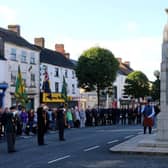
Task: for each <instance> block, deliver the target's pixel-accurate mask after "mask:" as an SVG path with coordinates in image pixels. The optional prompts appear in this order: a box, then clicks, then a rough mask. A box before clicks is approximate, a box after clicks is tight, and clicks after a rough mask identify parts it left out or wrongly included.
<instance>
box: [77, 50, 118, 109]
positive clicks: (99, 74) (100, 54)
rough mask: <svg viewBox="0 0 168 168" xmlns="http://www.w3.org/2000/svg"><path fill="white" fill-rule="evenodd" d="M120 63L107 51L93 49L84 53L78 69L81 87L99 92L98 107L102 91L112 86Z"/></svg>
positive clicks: (80, 58)
mask: <svg viewBox="0 0 168 168" xmlns="http://www.w3.org/2000/svg"><path fill="white" fill-rule="evenodd" d="M118 68H119V63H118V61H117V59H116V58H115V57H114V55H113V54H112V53H111V52H110V51H109V50H107V49H104V48H100V47H93V48H90V49H88V50H87V51H85V52H83V54H82V55H81V56H80V57H79V60H78V64H77V67H76V76H77V78H78V85H79V87H81V88H83V89H85V91H92V90H96V91H97V96H98V107H99V95H100V90H103V89H105V88H106V87H109V86H111V85H112V83H113V82H114V80H115V79H116V75H117V71H118Z"/></svg>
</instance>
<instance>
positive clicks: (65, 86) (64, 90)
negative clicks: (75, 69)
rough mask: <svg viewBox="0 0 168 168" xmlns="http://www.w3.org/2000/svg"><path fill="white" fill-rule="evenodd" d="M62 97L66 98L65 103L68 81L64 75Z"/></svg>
mask: <svg viewBox="0 0 168 168" xmlns="http://www.w3.org/2000/svg"><path fill="white" fill-rule="evenodd" d="M61 98H62V99H64V101H65V103H67V83H66V81H65V77H64V76H63V84H62V91H61Z"/></svg>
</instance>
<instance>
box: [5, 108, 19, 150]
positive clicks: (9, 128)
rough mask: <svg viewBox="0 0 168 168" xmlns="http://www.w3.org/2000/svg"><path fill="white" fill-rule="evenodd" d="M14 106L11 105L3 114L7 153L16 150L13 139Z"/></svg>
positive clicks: (14, 130) (14, 129)
mask: <svg viewBox="0 0 168 168" xmlns="http://www.w3.org/2000/svg"><path fill="white" fill-rule="evenodd" d="M15 112H16V107H14V106H12V107H11V108H10V111H9V112H8V113H5V114H4V116H3V122H4V125H5V132H6V138H7V149H8V153H12V152H16V150H15V140H16V119H15Z"/></svg>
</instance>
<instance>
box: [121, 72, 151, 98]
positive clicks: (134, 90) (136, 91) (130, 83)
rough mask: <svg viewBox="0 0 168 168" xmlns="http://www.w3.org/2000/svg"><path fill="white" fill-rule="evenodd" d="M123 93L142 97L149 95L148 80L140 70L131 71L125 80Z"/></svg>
mask: <svg viewBox="0 0 168 168" xmlns="http://www.w3.org/2000/svg"><path fill="white" fill-rule="evenodd" d="M124 92H125V94H127V95H129V96H132V97H134V98H140V97H142V98H144V97H145V96H148V95H149V80H148V78H147V77H146V75H145V74H144V73H142V72H141V71H134V72H131V73H130V74H129V75H128V76H127V78H126V81H125V86H124Z"/></svg>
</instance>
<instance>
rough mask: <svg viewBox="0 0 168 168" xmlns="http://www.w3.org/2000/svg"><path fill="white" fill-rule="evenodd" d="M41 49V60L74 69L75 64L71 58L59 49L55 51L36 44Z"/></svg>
mask: <svg viewBox="0 0 168 168" xmlns="http://www.w3.org/2000/svg"><path fill="white" fill-rule="evenodd" d="M36 47H37V48H39V49H40V50H41V52H40V62H41V63H47V64H51V65H56V66H61V67H64V68H69V69H74V68H75V66H74V64H73V63H72V62H71V61H70V59H68V58H66V57H65V56H64V55H63V54H61V53H60V52H57V51H53V50H50V49H46V48H41V47H38V46H36Z"/></svg>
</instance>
